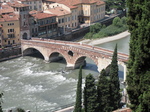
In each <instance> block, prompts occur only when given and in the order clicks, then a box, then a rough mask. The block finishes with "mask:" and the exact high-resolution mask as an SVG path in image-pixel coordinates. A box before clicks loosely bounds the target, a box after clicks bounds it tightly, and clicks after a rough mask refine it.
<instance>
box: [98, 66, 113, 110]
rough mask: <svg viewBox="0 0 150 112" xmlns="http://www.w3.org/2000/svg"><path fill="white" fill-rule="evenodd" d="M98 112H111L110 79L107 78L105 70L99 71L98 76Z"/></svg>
mask: <svg viewBox="0 0 150 112" xmlns="http://www.w3.org/2000/svg"><path fill="white" fill-rule="evenodd" d="M97 92H98V104H99V106H98V112H111V110H112V107H111V101H110V98H111V97H110V79H109V76H107V74H106V71H105V69H103V70H102V71H101V74H100V76H99V80H98V85H97Z"/></svg>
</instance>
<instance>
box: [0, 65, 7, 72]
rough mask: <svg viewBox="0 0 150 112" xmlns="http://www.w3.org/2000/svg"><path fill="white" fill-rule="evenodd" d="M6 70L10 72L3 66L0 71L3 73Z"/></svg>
mask: <svg viewBox="0 0 150 112" xmlns="http://www.w3.org/2000/svg"><path fill="white" fill-rule="evenodd" d="M5 70H8V68H6V67H4V66H1V67H0V71H1V72H2V71H5Z"/></svg>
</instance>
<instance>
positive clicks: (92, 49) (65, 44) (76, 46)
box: [22, 38, 128, 62]
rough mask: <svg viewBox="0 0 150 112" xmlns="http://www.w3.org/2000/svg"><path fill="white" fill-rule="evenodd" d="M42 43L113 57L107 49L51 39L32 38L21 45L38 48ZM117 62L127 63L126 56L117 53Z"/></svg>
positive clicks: (111, 52)
mask: <svg viewBox="0 0 150 112" xmlns="http://www.w3.org/2000/svg"><path fill="white" fill-rule="evenodd" d="M29 41H30V42H29ZM42 42H44V43H45V45H47V46H49V47H50V46H51V47H53V46H52V45H55V46H54V47H55V48H58V49H66V50H73V49H74V51H83V50H86V52H88V53H91V54H92V55H94V56H96V57H101V56H102V57H105V58H111V57H112V55H113V51H112V50H108V49H105V48H101V47H96V46H91V45H87V44H82V43H77V42H70V41H60V40H52V39H40V38H32V40H22V44H31V45H35V46H40V43H42ZM50 44H51V45H50ZM45 45H44V46H45ZM41 47H42V46H41ZM118 61H123V62H127V61H128V55H127V54H124V53H119V52H118Z"/></svg>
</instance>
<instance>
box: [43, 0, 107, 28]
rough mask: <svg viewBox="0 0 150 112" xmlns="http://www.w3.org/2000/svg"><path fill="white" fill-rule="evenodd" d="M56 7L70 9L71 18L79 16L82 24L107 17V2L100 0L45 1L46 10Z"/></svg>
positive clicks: (78, 18)
mask: <svg viewBox="0 0 150 112" xmlns="http://www.w3.org/2000/svg"><path fill="white" fill-rule="evenodd" d="M56 7H62V8H63V9H65V10H67V11H70V13H71V15H72V17H71V19H72V20H74V19H75V18H77V20H78V22H79V23H81V24H82V23H86V24H90V23H94V22H96V21H98V20H101V19H103V18H104V17H105V2H103V1H100V0H45V1H44V2H43V9H44V10H48V9H52V8H53V9H55V8H56ZM73 26H74V25H73ZM77 26H78V25H77Z"/></svg>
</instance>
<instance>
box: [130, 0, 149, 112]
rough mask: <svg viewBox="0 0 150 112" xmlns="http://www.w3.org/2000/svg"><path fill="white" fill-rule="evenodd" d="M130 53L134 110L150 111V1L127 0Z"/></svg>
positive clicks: (140, 111) (131, 106)
mask: <svg viewBox="0 0 150 112" xmlns="http://www.w3.org/2000/svg"><path fill="white" fill-rule="evenodd" d="M127 7H128V9H129V10H128V21H127V24H128V27H129V32H130V33H131V36H130V54H129V61H128V75H127V85H128V88H127V92H128V96H129V100H130V103H131V105H130V108H131V109H132V110H133V111H134V112H150V85H149V82H150V62H149V61H150V33H149V31H150V1H149V0H136V1H135V0H127Z"/></svg>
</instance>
